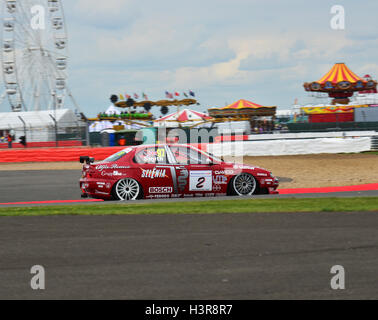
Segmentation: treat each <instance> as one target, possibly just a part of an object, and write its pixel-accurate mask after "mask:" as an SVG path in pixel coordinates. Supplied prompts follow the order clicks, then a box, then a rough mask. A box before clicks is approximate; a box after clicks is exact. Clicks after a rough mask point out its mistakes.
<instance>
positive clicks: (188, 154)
mask: <svg viewBox="0 0 378 320" xmlns="http://www.w3.org/2000/svg"><path fill="white" fill-rule="evenodd" d="M171 151H172V153H173V155H174V157H175V158H176V162H177V163H179V164H206V163H207V159H208V158H207V157H206V156H205V155H204V154H202V153H200V152H198V151H197V150H194V149H192V148H189V147H185V146H171Z"/></svg>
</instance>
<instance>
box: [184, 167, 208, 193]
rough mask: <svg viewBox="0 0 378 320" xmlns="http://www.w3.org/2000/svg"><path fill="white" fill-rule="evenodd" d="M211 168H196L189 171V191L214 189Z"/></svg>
mask: <svg viewBox="0 0 378 320" xmlns="http://www.w3.org/2000/svg"><path fill="white" fill-rule="evenodd" d="M212 189H213V179H212V172H211V170H206V171H205V170H198V171H197V170H196V171H190V173H189V191H212Z"/></svg>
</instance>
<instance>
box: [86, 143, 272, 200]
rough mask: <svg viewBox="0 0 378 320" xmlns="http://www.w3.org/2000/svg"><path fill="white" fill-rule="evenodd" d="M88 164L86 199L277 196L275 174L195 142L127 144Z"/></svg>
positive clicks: (88, 158) (87, 159)
mask: <svg viewBox="0 0 378 320" xmlns="http://www.w3.org/2000/svg"><path fill="white" fill-rule="evenodd" d="M80 162H81V163H84V165H83V171H82V177H81V179H80V189H81V192H82V197H88V196H89V197H92V198H98V199H104V200H111V199H114V200H136V199H158V198H184V197H205V196H207V197H211V196H225V195H239V196H250V195H253V194H276V193H278V192H277V191H276V189H277V187H278V179H277V178H275V177H274V176H273V175H272V173H271V172H269V171H267V170H265V169H262V168H259V167H253V166H248V165H243V164H235V163H227V162H224V161H223V160H221V159H218V158H216V157H215V156H213V155H211V154H208V153H206V152H204V151H201V150H199V149H196V148H194V147H193V146H190V145H177V144H175V145H169V144H168V145H140V146H133V147H128V148H126V149H124V150H122V151H120V152H117V153H115V154H113V155H112V156H110V157H108V158H107V159H105V160H103V161H101V162H94V159H93V158H90V157H80Z"/></svg>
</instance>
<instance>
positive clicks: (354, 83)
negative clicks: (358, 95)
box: [303, 62, 377, 105]
mask: <svg viewBox="0 0 378 320" xmlns="http://www.w3.org/2000/svg"><path fill="white" fill-rule="evenodd" d="M303 87H304V88H305V90H306V91H310V92H326V93H328V96H329V97H330V98H333V100H332V104H333V105H336V104H348V103H349V102H350V100H349V98H350V97H352V96H353V93H354V92H358V91H359V92H361V91H366V90H369V91H370V90H376V88H377V81H375V80H372V79H364V78H361V77H359V76H358V75H356V74H355V73H354V72H352V71H351V70H350V69H349V68H348V67H347V66H346V65H345V63H342V62H341V63H336V64H335V65H334V66H333V67H332V68H331V70H329V71H328V72H327V73H326V74H325V75H324V76H323V77H322V78H320V79H319V80H318V81H313V82H305V83H304V84H303Z"/></svg>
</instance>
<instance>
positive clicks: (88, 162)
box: [80, 156, 94, 164]
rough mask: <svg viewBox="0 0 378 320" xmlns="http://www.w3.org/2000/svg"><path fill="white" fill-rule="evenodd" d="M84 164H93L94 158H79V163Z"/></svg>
mask: <svg viewBox="0 0 378 320" xmlns="http://www.w3.org/2000/svg"><path fill="white" fill-rule="evenodd" d="M84 162H85V163H86V164H91V163H93V162H94V158H91V157H88V156H81V157H80V163H84Z"/></svg>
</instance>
